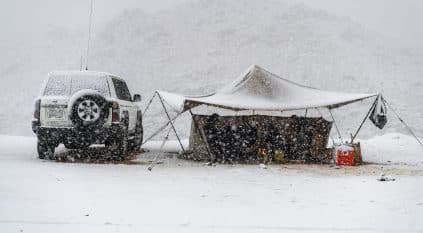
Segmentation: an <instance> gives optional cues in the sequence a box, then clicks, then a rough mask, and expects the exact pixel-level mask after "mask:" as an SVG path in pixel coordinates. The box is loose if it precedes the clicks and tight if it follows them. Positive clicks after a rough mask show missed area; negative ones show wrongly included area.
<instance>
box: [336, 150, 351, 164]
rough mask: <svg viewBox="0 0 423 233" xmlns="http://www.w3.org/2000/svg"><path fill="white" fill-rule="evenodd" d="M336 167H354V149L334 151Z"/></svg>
mask: <svg viewBox="0 0 423 233" xmlns="http://www.w3.org/2000/svg"><path fill="white" fill-rule="evenodd" d="M336 165H345V166H354V149H353V148H352V147H351V148H346V147H344V148H338V149H337V150H336Z"/></svg>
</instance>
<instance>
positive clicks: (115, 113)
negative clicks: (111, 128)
mask: <svg viewBox="0 0 423 233" xmlns="http://www.w3.org/2000/svg"><path fill="white" fill-rule="evenodd" d="M118 121H120V110H119V104H118V103H116V102H113V103H112V122H118Z"/></svg>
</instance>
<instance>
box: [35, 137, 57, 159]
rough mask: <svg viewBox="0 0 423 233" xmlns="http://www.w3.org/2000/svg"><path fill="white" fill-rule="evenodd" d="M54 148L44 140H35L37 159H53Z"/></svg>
mask: <svg viewBox="0 0 423 233" xmlns="http://www.w3.org/2000/svg"><path fill="white" fill-rule="evenodd" d="M54 150H55V146H54V145H51V144H49V143H48V142H46V141H43V140H38V141H37V152H38V158H39V159H45V158H48V159H54Z"/></svg>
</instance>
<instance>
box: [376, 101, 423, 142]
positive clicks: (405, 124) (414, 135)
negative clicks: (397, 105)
mask: <svg viewBox="0 0 423 233" xmlns="http://www.w3.org/2000/svg"><path fill="white" fill-rule="evenodd" d="M382 101H383V102H385V104H386V105H388V107H389V108H390V109H391V110H392V112H393V113H394V114H395V116H397V118H398V120H399V121H400V122H401V123H402V124H403V125H404V126H405V128H406V129H407V130H408V131H409V132H410V133H411V135H413V137H414V138H415V139H416V140H417V142H418V143H419V144H420V145H421V146H423V143H422V141H420V139H419V138H418V137H417V135H416V134H415V133H414V132H413V130H412V129H411V128H410V127H409V126H408V125H407V123H405V121H404V120H403V119H402V118H401V117H400V116H399V115H398V113H397V112H396V111H395V110H394V108H393V107H392V106H391V105H390V104H389V103H388V102H387V101H386V100H385V99H384V98H382Z"/></svg>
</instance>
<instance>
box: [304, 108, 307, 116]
mask: <svg viewBox="0 0 423 233" xmlns="http://www.w3.org/2000/svg"><path fill="white" fill-rule="evenodd" d="M304 117H307V108H306V109H305V114H304Z"/></svg>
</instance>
